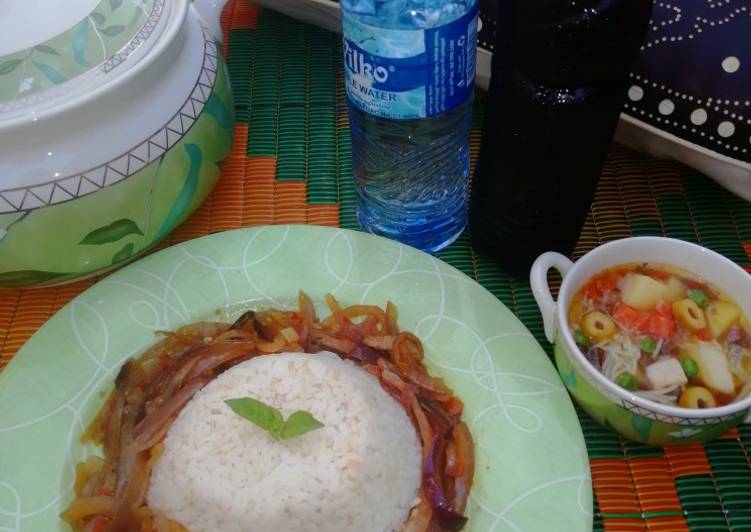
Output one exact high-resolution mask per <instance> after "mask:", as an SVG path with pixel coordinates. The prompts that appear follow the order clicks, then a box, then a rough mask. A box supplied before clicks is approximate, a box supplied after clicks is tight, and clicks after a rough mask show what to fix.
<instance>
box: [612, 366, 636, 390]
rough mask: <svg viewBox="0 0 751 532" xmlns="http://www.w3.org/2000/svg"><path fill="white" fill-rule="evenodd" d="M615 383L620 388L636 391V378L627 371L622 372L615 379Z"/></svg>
mask: <svg viewBox="0 0 751 532" xmlns="http://www.w3.org/2000/svg"><path fill="white" fill-rule="evenodd" d="M615 383H616V384H617V385H618V386H620V387H621V388H625V389H627V390H630V391H633V390H636V378H635V377H634V376H633V375H631V374H630V373H629V372H628V371H624V372H623V373H621V374H620V375H618V376H617V377H616V378H615Z"/></svg>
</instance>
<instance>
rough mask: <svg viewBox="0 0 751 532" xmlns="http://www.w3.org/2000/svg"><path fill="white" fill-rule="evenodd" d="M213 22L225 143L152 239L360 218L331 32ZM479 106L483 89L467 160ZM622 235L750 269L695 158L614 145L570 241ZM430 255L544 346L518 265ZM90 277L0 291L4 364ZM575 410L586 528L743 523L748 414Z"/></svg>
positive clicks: (748, 505)
mask: <svg viewBox="0 0 751 532" xmlns="http://www.w3.org/2000/svg"><path fill="white" fill-rule="evenodd" d="M222 23H223V27H224V29H225V32H227V35H228V39H226V40H225V42H224V45H223V48H224V53H225V57H227V62H228V66H229V72H230V76H231V79H232V86H233V89H234V93H235V104H236V111H237V117H238V125H237V129H236V136H235V144H234V148H233V150H232V154H231V155H230V157H229V159H228V160H227V161H226V163H225V165H224V173H223V176H222V178H221V180H220V181H219V184H218V185H217V187H216V189H215V190H214V191H213V193H212V194H211V195H210V196H209V198H208V199H207V200H206V202H205V203H204V204H203V206H201V207H200V208H199V209H198V210H197V211H196V212H195V213H194V214H193V216H192V217H191V218H190V219H189V220H188V221H186V222H185V223H184V224H183V225H182V226H181V227H179V228H178V229H177V230H176V231H175V232H174V233H172V234H171V235H170V236H169V237H168V238H167V239H166V240H165V241H164V242H162V243H161V244H160V245H159V246H158V248H162V247H166V246H169V245H172V244H175V243H178V242H182V241H185V240H188V239H191V238H195V237H198V236H203V235H206V234H210V233H214V232H217V231H224V230H227V229H235V228H239V227H245V226H251V225H263V224H280V223H307V224H318V225H330V226H340V227H346V228H351V229H357V222H356V219H355V195H354V188H353V183H352V175H351V168H350V154H351V148H350V137H349V130H348V121H347V112H346V103H345V95H344V86H343V82H342V65H341V49H340V46H341V44H340V40H339V37H338V36H335V35H333V34H330V33H328V32H326V31H323V30H320V29H318V28H315V27H313V26H309V25H306V24H303V23H300V22H297V21H294V20H291V19H288V18H286V17H283V16H281V15H278V14H276V13H274V12H273V11H267V10H263V11H260V10H258V9H257V8H256V7H255V6H253V5H251V4H248V3H247V2H246V1H245V0H234V1H233V2H232V3H230V4H229V5H228V7H227V8H226V9H225V11H224V15H223V20H222ZM482 114H483V103H482V95H479V97H478V103H477V105H476V108H475V116H474V128H473V131H472V158H473V160H474V158H475V157H476V155H477V150H478V148H479V140H480V127H479V126H480V124H481V123H482ZM630 235H667V236H671V237H676V238H682V239H685V240H689V241H692V242H699V243H702V244H704V245H706V246H708V247H710V248H712V249H714V250H716V251H718V252H720V253H723V254H724V255H726V256H728V257H730V258H731V259H733V260H734V261H736V262H738V263H739V264H741V265H742V266H744V267H745V268H746V269H748V270H749V271H751V205H749V204H748V203H746V202H744V201H742V200H740V199H738V198H736V197H735V196H733V195H731V194H729V193H727V192H726V191H724V190H723V189H721V188H720V187H719V186H717V185H716V184H715V183H714V182H712V181H710V180H709V179H707V178H706V177H704V176H702V175H700V174H699V173H697V172H695V171H693V170H690V169H688V168H685V167H682V166H680V165H677V164H675V163H672V162H665V161H656V160H654V159H650V158H647V157H645V156H643V155H640V154H637V153H635V152H632V151H630V150H627V149H625V148H623V147H621V146H617V145H614V146H613V147H612V149H611V152H610V155H609V157H608V160H607V162H606V164H605V167H604V169H603V174H602V178H601V180H600V184H599V187H598V191H597V196H596V198H595V201H594V204H593V206H592V210H591V213H590V215H589V217H588V218H587V222H586V225H585V227H584V229H583V231H582V235H581V239H580V241H579V244H578V246H577V248H576V252H575V255H576V256H580V255H581V254H583V253H585V252H587V251H588V250H590V249H591V248H592V247H594V246H596V245H597V244H599V243H602V242H606V241H609V240H613V239H616V238H621V237H625V236H630ZM438 256H439V257H440V258H442V259H443V260H445V261H446V262H448V263H450V264H452V265H453V266H455V267H457V268H459V269H460V270H462V271H464V272H465V273H467V274H468V275H470V276H472V277H473V278H475V279H476V280H478V281H479V282H480V283H481V284H482V285H483V286H485V287H486V288H487V289H488V290H490V292H492V293H493V294H494V295H495V296H497V297H498V298H499V299H500V300H501V301H503V302H504V303H505V304H506V305H507V306H508V307H509V308H511V309H512V310H513V311H514V312H515V313H516V315H517V316H519V318H520V319H521V320H522V321H523V322H524V323H525V324H526V326H527V327H528V328H529V329H530V330H531V331H532V333H533V334H534V335H535V337H536V338H537V339H538V341H539V342H540V344H541V345H543V346H544V347H545V348H546V349H548V352H549V353H550V349H549V346H548V344H547V342H546V341H545V339H544V334H543V330H542V321H541V318H540V315H539V312H538V310H537V307H536V305H535V302H534V299H533V297H532V292H531V290H530V288H529V285H528V283H527V280H526V279H517V278H514V277H512V276H509V275H508V274H506V272H504V271H503V270H502V269H501V268H499V267H498V266H497V265H496V264H494V263H493V262H491V261H488V260H487V259H484V258H482V257H478V256H477V255H476V254H475V253H474V252H473V251H472V249H471V246H470V244H469V241H468V239H467V238H466V237H465V236H463V237H461V238H460V239H459V240H458V241H457V242H456V243H455V244H453V245H452V246H451V247H450V248H448V249H447V250H444V251H442V252H440V253H438ZM96 280H97V279H96V278H94V279H88V280H84V281H80V282H77V283H73V284H68V285H64V286H60V287H52V288H45V289H38V290H13V291H6V292H0V370H1V369H2V368H3V367H4V366H5V365H6V364H7V363H8V361H9V360H10V359H11V358H12V357H13V356H14V355H15V354H16V352H17V351H18V350H19V348H20V347H21V346H22V345H23V343H24V342H25V341H26V340H27V339H28V338H29V337H30V336H31V335H32V334H33V333H34V332H35V331H36V330H37V329H38V328H39V327H40V326H41V325H42V324H43V323H44V322H45V321H46V320H47V319H48V318H49V317H50V316H51V315H52V314H53V313H55V312H56V311H57V310H59V309H60V308H61V307H62V306H63V305H64V304H65V303H67V302H68V301H70V299H72V298H73V297H75V296H76V295H77V294H79V293H80V292H81V291H83V290H84V289H85V288H87V287H88V286H90V285H91V284H92V283H94V282H95V281H96ZM3 407H7V405H6V406H3ZM579 418H580V421H581V423H582V426H583V429H584V435H585V439H586V443H587V449H588V451H589V455H590V460H591V468H592V481H593V486H594V495H595V507H594V528H595V529H596V530H602V529H605V530H642V531H643V530H650V531H668V530H689V529H690V530H707V531H717V530H733V531H740V530H750V531H751V461H750V459H749V453H750V452H751V426H748V425H746V426H743V427H742V428H741V429H740V430H733V431H731V432H730V433H728V434H727V435H726V436H725V437H723V438H721V439H719V440H717V441H715V442H712V443H709V444H706V445H692V446H688V447H676V448H664V449H663V448H652V447H646V446H643V445H639V444H634V443H630V442H626V441H623V440H622V439H620V438H619V437H617V436H615V435H614V434H612V433H611V432H609V431H608V430H606V429H604V428H602V427H600V426H599V425H597V424H596V423H594V422H593V421H592V420H590V419H589V418H588V417H587V416H586V414H584V413H583V412H581V411H579ZM501 445H502V443H501Z"/></svg>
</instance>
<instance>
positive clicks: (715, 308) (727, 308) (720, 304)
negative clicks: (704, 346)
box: [707, 300, 741, 338]
mask: <svg viewBox="0 0 751 532" xmlns="http://www.w3.org/2000/svg"><path fill="white" fill-rule="evenodd" d="M740 316H741V309H740V307H739V306H738V305H736V304H735V303H731V302H730V301H719V300H718V301H713V302H712V303H710V304H709V305H707V325H709V332H710V333H711V334H712V337H713V338H717V337H718V336H722V335H723V334H725V332H726V331H727V330H728V329H729V328H730V326H731V325H733V323H735V321H736V320H737V319H738V318H739V317H740Z"/></svg>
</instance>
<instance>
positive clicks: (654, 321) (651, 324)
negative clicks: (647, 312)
mask: <svg viewBox="0 0 751 532" xmlns="http://www.w3.org/2000/svg"><path fill="white" fill-rule="evenodd" d="M645 332H647V333H648V334H652V335H654V336H659V337H660V338H670V337H671V336H672V335H673V333H674V332H675V322H674V321H673V318H672V317H670V318H668V317H666V316H663V315H661V314H659V313H657V312H655V313H654V314H652V315H651V316H650V317H649V321H647V326H646V329H645Z"/></svg>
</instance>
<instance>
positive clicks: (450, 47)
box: [342, 2, 478, 119]
mask: <svg viewBox="0 0 751 532" xmlns="http://www.w3.org/2000/svg"><path fill="white" fill-rule="evenodd" d="M477 11H478V2H476V3H475V4H474V6H473V7H472V8H471V9H470V10H469V11H467V13H465V14H464V15H462V16H461V17H460V18H458V19H456V20H454V21H453V22H450V23H448V24H445V25H443V26H437V27H435V28H430V29H427V30H389V29H383V28H377V27H375V26H370V25H367V24H364V23H362V22H360V21H358V20H356V19H355V18H353V17H352V16H351V15H349V14H348V13H347V12H346V11H343V12H342V25H343V29H344V80H345V85H346V87H347V96H348V97H349V99H350V101H351V102H352V103H353V104H354V105H355V106H356V107H358V108H360V109H362V110H363V111H365V112H367V113H370V114H373V115H376V116H381V117H384V118H394V119H411V118H424V117H428V116H435V115H437V114H440V113H444V112H446V111H449V110H450V109H453V108H454V107H457V106H458V105H460V104H462V103H464V102H465V101H466V100H467V98H469V96H470V95H471V94H472V91H473V89H474V84H475V62H476V53H477Z"/></svg>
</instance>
